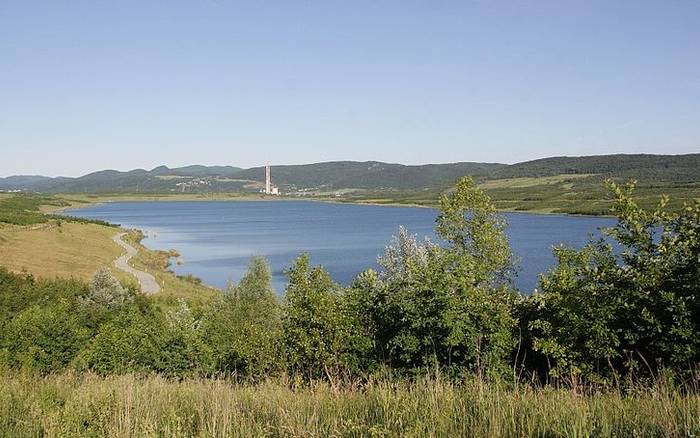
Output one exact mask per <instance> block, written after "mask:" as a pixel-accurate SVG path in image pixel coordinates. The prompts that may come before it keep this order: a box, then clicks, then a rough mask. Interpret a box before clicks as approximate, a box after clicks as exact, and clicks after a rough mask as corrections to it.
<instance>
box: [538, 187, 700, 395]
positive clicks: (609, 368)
mask: <svg viewBox="0 0 700 438" xmlns="http://www.w3.org/2000/svg"><path fill="white" fill-rule="evenodd" d="M608 184H609V187H610V190H611V191H612V193H613V195H614V197H615V204H614V207H613V212H614V213H615V214H616V216H617V217H618V224H617V226H615V227H613V228H611V229H608V230H606V233H607V235H608V236H609V238H610V239H612V240H613V241H614V242H615V244H616V247H617V248H616V247H615V246H613V245H612V244H611V243H610V242H609V241H605V240H599V241H593V242H591V243H589V244H588V245H587V246H586V247H584V248H583V249H581V250H575V249H571V248H564V247H561V248H557V249H556V250H555V255H556V256H557V260H558V264H557V266H556V267H555V268H554V269H553V270H552V271H551V272H549V273H548V274H546V275H543V276H542V278H541V288H542V294H541V295H536V296H534V297H532V299H531V303H530V306H531V309H532V314H533V320H532V321H531V322H530V324H529V328H530V329H531V331H532V334H531V336H532V340H533V347H534V349H535V351H537V352H539V353H541V354H543V355H545V356H546V357H547V358H549V359H550V363H551V365H552V366H551V369H550V370H549V371H550V372H551V374H552V375H554V376H568V377H573V378H574V379H576V378H578V376H583V377H586V378H589V379H594V380H602V381H604V382H605V381H608V382H609V381H610V379H613V378H615V377H616V376H618V375H620V374H624V375H630V373H632V374H631V375H636V374H637V373H645V374H649V373H656V372H658V370H659V369H660V368H661V367H664V366H671V367H673V368H675V369H682V368H684V367H685V368H687V367H688V366H689V365H691V366H692V364H696V363H698V362H700V349H699V342H700V339H698V337H697V334H698V333H700V307H699V305H700V220H699V218H700V202H697V201H696V202H695V203H694V204H688V205H686V206H685V208H683V209H682V210H681V211H680V212H678V213H669V212H668V211H666V209H665V206H666V204H667V202H668V200H667V199H665V198H664V199H662V202H661V203H660V205H659V207H658V208H657V209H655V210H654V211H646V210H643V209H641V208H640V207H639V206H638V205H637V204H636V203H635V201H634V200H633V198H632V194H633V191H634V184H628V185H627V186H625V187H620V186H617V185H616V184H614V183H613V182H609V183H608Z"/></svg>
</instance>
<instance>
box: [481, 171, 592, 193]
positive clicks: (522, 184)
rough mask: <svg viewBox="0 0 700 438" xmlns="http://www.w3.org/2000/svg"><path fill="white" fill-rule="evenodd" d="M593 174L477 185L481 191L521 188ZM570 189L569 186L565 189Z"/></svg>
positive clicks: (493, 181) (586, 176) (555, 182)
mask: <svg viewBox="0 0 700 438" xmlns="http://www.w3.org/2000/svg"><path fill="white" fill-rule="evenodd" d="M589 176H593V174H583V173H582V174H570V175H554V176H542V177H521V178H503V179H494V180H486V181H483V182H480V183H479V187H480V188H482V189H503V188H522V187H533V186H540V185H546V184H559V183H563V182H566V181H570V180H575V179H580V178H588V177H589ZM567 188H571V186H569V187H567Z"/></svg>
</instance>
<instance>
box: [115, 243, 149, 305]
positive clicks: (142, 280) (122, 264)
mask: <svg viewBox="0 0 700 438" xmlns="http://www.w3.org/2000/svg"><path fill="white" fill-rule="evenodd" d="M125 234H126V233H119V234H117V235H115V236H114V237H112V240H114V242H116V243H117V244H118V245H119V246H121V247H122V248H124V249H125V250H126V254H123V255H121V256H120V257H118V258H117V259H116V260H115V261H114V266H116V267H117V269H121V270H122V271H124V272H128V273H129V274H131V275H133V276H134V277H136V279H137V280H138V281H139V285H140V286H141V292H143V293H145V294H149V295H150V294H154V293H156V292H159V291H160V286H159V285H158V282H157V281H156V279H155V277H154V276H152V275H151V274H149V273H147V272H143V271H139V270H138V269H134V268H132V267H131V266H129V260H130V259H131V258H132V257H133V256H135V255H136V254H137V253H138V251H137V250H136V248H134V247H133V246H131V245H129V244H128V243H126V242H124V241H123V240H122V237H123V236H124V235H125Z"/></svg>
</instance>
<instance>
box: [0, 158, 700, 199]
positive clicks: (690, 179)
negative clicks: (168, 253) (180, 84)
mask: <svg viewBox="0 0 700 438" xmlns="http://www.w3.org/2000/svg"><path fill="white" fill-rule="evenodd" d="M566 174H579V175H593V176H595V177H597V178H603V177H617V178H637V179H644V180H650V181H651V180H653V181H667V182H682V183H686V182H687V183H697V182H700V154H686V155H649V154H636V155H621V154H617V155H597V156H584V157H551V158H543V159H538V160H532V161H527V162H522V163H517V164H510V165H508V164H500V163H475V162H458V163H446V164H424V165H403V164H395V163H384V162H379V161H365V162H359V161H331V162H323V163H313V164H301V165H279V166H272V178H273V182H274V184H276V185H277V186H279V187H280V188H281V189H282V191H283V192H292V193H294V192H306V191H315V192H333V191H341V190H362V191H373V190H390V191H416V190H427V189H443V188H446V187H449V186H450V185H452V184H453V183H454V182H455V181H456V180H457V179H458V178H460V177H461V176H463V175H472V176H474V177H475V178H476V179H477V180H494V179H509V178H524V177H546V176H555V175H566ZM264 175H265V173H264V168H263V167H254V168H250V169H241V168H239V167H234V166H202V165H192V166H185V167H178V168H168V167H167V166H159V167H156V168H154V169H151V170H145V169H134V170H130V171H126V172H121V171H117V170H101V171H97V172H93V173H89V174H87V175H83V176H81V177H77V178H68V177H57V178H50V177H44V176H39V175H17V176H10V177H7V178H0V189H1V190H25V191H35V192H46V193H127V192H147V193H167V192H208V191H220V192H223V191H232V192H257V191H259V190H260V188H261V187H262V184H263V182H264Z"/></svg>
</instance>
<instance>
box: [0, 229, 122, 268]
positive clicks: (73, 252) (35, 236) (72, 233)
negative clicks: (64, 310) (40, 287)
mask: <svg viewBox="0 0 700 438" xmlns="http://www.w3.org/2000/svg"><path fill="white" fill-rule="evenodd" d="M116 232H117V230H116V229H115V228H112V227H106V226H102V225H95V224H81V223H72V222H62V223H61V224H60V225H59V224H58V222H56V221H49V222H47V223H45V224H38V225H33V226H9V225H8V226H3V227H2V228H0V265H2V266H5V267H7V268H8V269H10V270H13V271H18V272H19V271H27V272H30V273H32V274H34V275H35V276H37V277H42V278H55V277H64V278H67V277H73V278H79V279H82V280H89V279H90V278H91V277H92V275H93V274H94V273H95V272H96V271H97V270H98V269H100V268H101V267H103V266H109V267H111V266H112V262H113V261H114V259H115V258H117V257H118V256H119V255H121V253H122V249H121V248H120V247H119V246H117V244H115V243H114V242H113V241H112V236H113V235H114V234H116ZM113 271H115V272H114V273H115V275H117V277H118V278H119V279H120V280H124V281H132V279H131V277H130V276H128V275H127V274H126V273H122V272H120V271H117V270H116V269H113Z"/></svg>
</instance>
